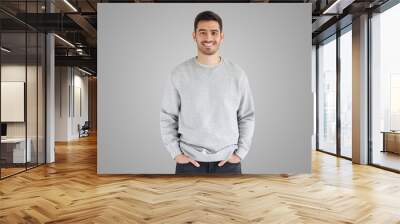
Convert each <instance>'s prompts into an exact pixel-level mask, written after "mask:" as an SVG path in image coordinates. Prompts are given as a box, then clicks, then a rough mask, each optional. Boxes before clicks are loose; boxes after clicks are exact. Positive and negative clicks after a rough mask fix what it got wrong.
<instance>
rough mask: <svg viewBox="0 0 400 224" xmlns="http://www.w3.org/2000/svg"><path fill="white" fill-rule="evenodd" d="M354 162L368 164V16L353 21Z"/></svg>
mask: <svg viewBox="0 0 400 224" xmlns="http://www.w3.org/2000/svg"><path fill="white" fill-rule="evenodd" d="M352 27H353V34H352V38H353V40H352V43H353V114H352V115H353V124H352V125H353V131H352V135H353V136H352V139H353V140H352V144H353V154H352V157H353V162H354V163H358V164H367V163H368V39H367V38H368V15H361V16H360V17H358V18H355V19H354V20H353V25H352Z"/></svg>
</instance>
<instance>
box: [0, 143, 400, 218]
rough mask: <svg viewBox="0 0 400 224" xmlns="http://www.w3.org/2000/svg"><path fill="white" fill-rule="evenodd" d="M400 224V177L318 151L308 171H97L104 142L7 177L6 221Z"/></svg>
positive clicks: (0, 186) (69, 148) (2, 190)
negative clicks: (98, 148)
mask: <svg viewBox="0 0 400 224" xmlns="http://www.w3.org/2000/svg"><path fill="white" fill-rule="evenodd" d="M45 222H47V223H373V224H377V223H379V224H380V223H385V224H387V223H400V175H399V174H396V173H392V172H388V171H384V170H381V169H378V168H375V167H370V166H360V165H353V164H351V162H350V161H348V160H344V159H338V158H336V157H333V156H330V155H327V154H324V153H320V152H314V153H313V172H312V174H304V175H294V176H285V175H282V176H280V175H243V176H240V177H204V176H203V177H177V176H174V175H170V176H169V175H164V176H162V175H161V176H156V175H148V176H143V175H142V176H135V175H114V176H98V175H97V174H96V139H95V137H89V138H84V139H82V140H80V141H75V142H70V143H68V144H57V147H56V163H55V164H50V165H45V166H41V167H38V168H35V169H32V170H29V171H27V172H24V173H21V174H18V175H16V176H12V177H10V178H7V179H5V180H2V181H0V223H45Z"/></svg>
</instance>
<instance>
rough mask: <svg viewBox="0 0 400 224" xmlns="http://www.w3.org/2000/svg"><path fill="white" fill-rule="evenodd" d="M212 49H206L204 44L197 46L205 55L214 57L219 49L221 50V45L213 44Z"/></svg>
mask: <svg viewBox="0 0 400 224" xmlns="http://www.w3.org/2000/svg"><path fill="white" fill-rule="evenodd" d="M213 44H214V45H212V46H211V47H205V46H204V45H203V44H202V43H200V44H198V45H197V49H198V50H199V51H200V52H201V53H203V54H204V55H214V54H215V53H216V52H217V51H218V49H219V44H217V43H216V42H214V43H213Z"/></svg>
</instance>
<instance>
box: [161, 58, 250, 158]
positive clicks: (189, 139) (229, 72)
mask: <svg viewBox="0 0 400 224" xmlns="http://www.w3.org/2000/svg"><path fill="white" fill-rule="evenodd" d="M254 112H255V108H254V101H253V96H252V93H251V90H250V85H249V81H248V79H247V75H246V73H245V72H244V71H243V69H242V68H240V67H239V66H238V65H236V64H234V63H232V62H231V61H229V60H227V59H224V58H222V57H221V61H220V63H219V64H217V65H213V66H210V65H204V64H200V63H199V62H198V61H197V60H196V57H192V58H190V59H188V60H186V61H185V62H183V63H181V64H179V65H178V66H176V67H175V68H174V69H173V70H172V73H171V74H170V75H169V77H168V80H167V82H166V84H165V87H164V95H163V98H162V103H161V111H160V129H161V138H162V141H163V143H164V146H165V148H166V150H167V151H168V152H169V153H170V154H171V157H172V158H175V157H176V156H177V155H179V154H182V153H183V154H185V155H187V156H189V157H190V158H192V159H194V160H196V161H203V162H214V161H220V160H228V159H229V157H230V156H231V154H232V153H233V152H234V153H235V154H236V155H238V156H239V157H240V158H241V159H242V160H243V159H244V158H245V156H246V155H247V153H248V152H249V150H250V146H251V141H252V138H253V133H254V127H255V113H254Z"/></svg>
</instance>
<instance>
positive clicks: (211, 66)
mask: <svg viewBox="0 0 400 224" xmlns="http://www.w3.org/2000/svg"><path fill="white" fill-rule="evenodd" d="M219 58H220V61H219V63H218V64H216V65H205V64H201V63H199V62H198V61H197V56H194V57H193V60H194V62H195V63H196V64H197V65H198V66H200V67H203V68H216V67H218V66H220V65H222V64H223V62H224V59H223V57H222V56H219Z"/></svg>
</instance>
